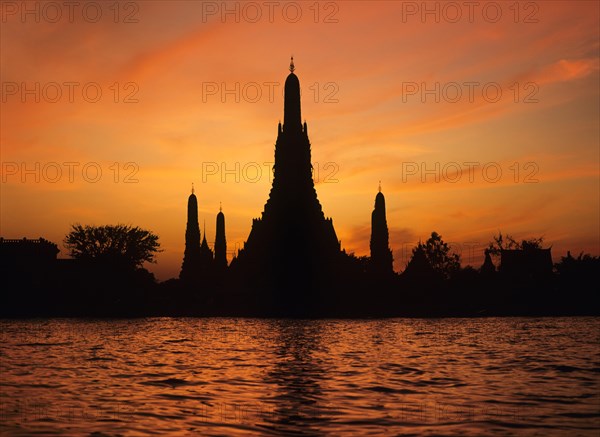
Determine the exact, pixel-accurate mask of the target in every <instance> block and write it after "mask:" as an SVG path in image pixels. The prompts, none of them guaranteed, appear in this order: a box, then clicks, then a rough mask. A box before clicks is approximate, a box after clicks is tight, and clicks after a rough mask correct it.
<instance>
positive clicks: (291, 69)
mask: <svg viewBox="0 0 600 437" xmlns="http://www.w3.org/2000/svg"><path fill="white" fill-rule="evenodd" d="M295 69H296V67H294V55H292V58H291V60H290V72H291V73H293V72H294V70H295Z"/></svg>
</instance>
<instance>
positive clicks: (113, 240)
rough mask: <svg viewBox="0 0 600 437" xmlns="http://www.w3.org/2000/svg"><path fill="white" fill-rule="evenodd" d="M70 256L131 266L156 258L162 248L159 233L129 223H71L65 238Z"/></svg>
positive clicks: (138, 265)
mask: <svg viewBox="0 0 600 437" xmlns="http://www.w3.org/2000/svg"><path fill="white" fill-rule="evenodd" d="M64 245H65V247H66V248H67V249H68V250H69V253H70V255H71V256H72V257H73V258H76V259H81V260H93V261H100V262H106V263H111V264H113V263H114V264H119V265H123V266H126V267H129V268H132V269H135V268H138V267H142V264H143V263H144V262H151V263H152V262H155V255H156V253H157V252H161V250H160V243H159V242H158V236H157V235H155V234H153V233H152V232H150V231H147V230H145V229H141V228H139V227H137V226H136V227H132V226H129V225H106V226H89V225H86V226H82V225H80V224H74V225H72V226H71V232H69V233H68V234H67V236H66V237H65V240H64Z"/></svg>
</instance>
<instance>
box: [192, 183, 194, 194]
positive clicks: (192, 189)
mask: <svg viewBox="0 0 600 437" xmlns="http://www.w3.org/2000/svg"><path fill="white" fill-rule="evenodd" d="M192 194H194V183H193V182H192Z"/></svg>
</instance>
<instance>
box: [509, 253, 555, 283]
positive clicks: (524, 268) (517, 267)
mask: <svg viewBox="0 0 600 437" xmlns="http://www.w3.org/2000/svg"><path fill="white" fill-rule="evenodd" d="M552 266H553V264H552V252H551V248H547V249H541V248H525V249H512V250H507V249H502V250H501V251H500V269H499V270H500V272H501V273H502V274H503V275H504V276H505V277H512V278H520V279H526V278H540V277H544V276H549V275H551V274H552Z"/></svg>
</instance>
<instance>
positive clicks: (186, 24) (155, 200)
mask: <svg viewBox="0 0 600 437" xmlns="http://www.w3.org/2000/svg"><path fill="white" fill-rule="evenodd" d="M88 3H90V2H85V1H84V2H81V4H80V6H78V7H77V8H76V9H74V10H73V11H72V12H73V19H72V20H71V19H70V17H69V10H68V9H67V8H66V7H63V9H62V10H56V6H55V5H56V4H58V5H61V4H62V2H58V3H56V2H55V3H53V4H48V3H43V2H42V3H38V4H37V6H36V4H34V3H31V2H29V3H27V4H26V6H25V7H26V8H27V10H21V8H22V6H21V2H3V3H1V5H2V6H1V7H2V9H1V12H2V14H1V16H0V26H1V30H0V32H1V34H0V36H1V42H0V44H1V46H0V48H1V54H0V61H1V72H0V78H1V82H2V103H1V114H0V123H1V125H0V142H1V146H2V147H1V151H2V156H1V161H2V182H1V213H0V227H1V229H0V232H1V235H2V236H4V237H9V238H22V237H23V236H27V237H30V238H36V237H39V236H43V237H44V238H47V239H49V240H52V241H55V242H57V243H60V242H62V240H63V238H64V235H65V234H66V233H67V232H68V230H69V226H70V224H71V223H76V222H79V223H83V224H96V225H100V224H108V223H127V224H133V225H138V226H141V227H144V228H148V229H151V230H152V231H154V232H155V233H157V234H158V235H159V236H160V241H161V243H162V246H163V248H164V252H163V253H161V254H160V255H159V257H158V263H157V264H156V265H151V266H149V268H150V269H151V270H152V271H154V272H155V273H156V275H157V277H158V278H160V279H167V278H169V277H173V276H177V275H178V273H179V269H180V266H181V260H182V256H183V249H184V232H185V222H186V202H187V197H188V195H189V192H190V187H191V183H192V182H194V183H195V186H196V194H197V195H198V200H199V208H200V211H199V216H200V220H201V226H202V221H203V220H206V231H207V236H208V240H209V241H212V240H213V239H214V232H215V215H216V213H217V212H218V209H219V202H222V204H223V211H224V213H225V215H226V232H227V241H228V246H229V249H231V250H233V249H235V247H239V246H240V245H241V244H242V243H243V241H244V240H245V239H246V238H247V236H248V233H249V231H250V227H251V223H252V218H253V217H258V216H259V215H260V213H261V211H262V208H263V205H264V203H265V202H266V199H267V197H268V193H269V188H270V181H269V178H268V173H267V167H268V165H269V164H266V165H265V163H269V162H272V161H273V146H274V143H275V139H276V132H277V123H278V121H279V120H280V119H282V118H283V99H282V90H283V82H284V81H285V78H286V75H287V73H288V70H287V66H288V64H289V56H290V55H291V54H293V55H294V59H295V63H296V73H297V75H298V77H299V79H300V82H301V85H302V111H303V112H302V115H303V118H305V119H306V121H307V123H308V130H309V136H310V139H311V143H312V151H313V162H314V165H315V167H316V168H318V169H319V183H318V184H317V192H318V195H319V199H320V201H321V203H322V205H323V209H324V211H325V214H326V215H327V216H330V217H333V219H334V225H335V228H336V231H337V234H338V238H339V239H340V240H341V241H342V246H343V247H344V248H345V249H346V250H347V251H350V252H352V251H354V252H356V253H357V254H360V255H363V254H368V244H369V233H370V214H371V211H372V208H373V203H374V198H375V194H376V192H377V185H378V181H379V180H381V181H382V186H383V192H384V194H385V196H386V202H387V211H388V214H387V219H388V225H389V227H390V238H391V241H390V245H391V247H392V248H393V249H394V257H395V260H396V262H395V268H396V270H401V269H402V268H403V267H404V265H405V264H406V257H407V255H408V253H409V250H410V247H412V246H413V245H414V244H416V243H417V242H418V240H419V239H426V238H427V236H428V235H429V234H430V233H431V231H433V230H435V231H437V232H439V233H441V234H442V236H443V237H444V239H445V240H446V241H450V242H452V243H454V244H455V246H456V247H457V249H461V251H462V253H463V261H464V263H465V264H466V263H471V264H475V265H479V263H480V262H481V259H480V256H481V249H482V248H483V247H484V246H485V245H486V244H487V242H488V241H490V239H491V237H492V235H493V234H494V233H496V232H497V231H498V230H502V231H503V232H505V233H509V234H512V235H513V236H514V237H516V238H527V237H534V236H541V235H543V236H544V237H545V239H546V241H547V243H548V244H551V245H552V247H553V255H554V259H555V260H556V261H557V260H558V259H559V257H560V256H561V255H564V254H565V253H566V250H568V249H570V250H572V251H573V252H576V253H578V252H580V251H586V252H590V253H593V254H595V255H598V254H599V252H600V248H599V244H600V243H599V241H600V235H599V234H600V231H599V228H600V217H599V210H600V205H599V198H600V183H599V181H600V178H599V163H600V158H599V122H598V120H599V118H600V117H599V105H598V102H599V58H598V53H599V30H598V29H599V21H600V20H599V6H598V3H597V2H581V3H576V2H564V3H563V2H555V1H552V2H522V3H520V4H519V5H518V8H515V7H514V3H513V2H491V4H490V3H489V2H480V5H479V6H477V7H475V9H474V10H473V11H469V9H468V8H467V7H466V6H464V2H454V3H452V5H458V7H459V8H458V9H457V8H456V6H447V5H448V3H436V2H430V3H428V4H427V5H426V6H425V7H426V8H428V9H429V10H431V11H434V12H431V13H428V14H425V15H423V13H424V12H426V11H424V10H421V8H422V2H391V1H390V2H359V1H356V2H354V1H353V2H319V3H314V2H296V3H294V2H276V4H274V6H273V7H274V9H273V11H272V13H273V16H272V17H269V9H268V6H265V4H264V3H263V2H254V3H252V2H251V3H236V2H229V3H228V4H227V6H223V2H188V1H184V2H161V1H142V2H130V3H121V4H120V8H119V11H118V12H119V15H118V16H115V9H114V8H113V9H111V5H112V4H113V3H112V2H107V3H97V5H100V12H101V13H102V15H101V16H100V17H99V18H98V21H97V22H95V23H94V22H92V21H94V17H95V15H96V13H97V12H98V11H97V10H96V9H94V7H95V6H94V5H87V4H88ZM92 3H93V2H92ZM315 4H316V5H317V6H318V12H319V15H318V17H315V12H316V10H317V8H315ZM461 5H462V6H461ZM84 6H85V12H84V11H83V9H84ZM213 7H214V8H216V9H211V8H213ZM414 7H416V8H417V9H418V10H416V12H415V10H414V9H411V8H414ZM36 8H37V10H38V11H39V16H36V13H37V12H35V11H36ZM203 8H205V9H204V10H203ZM207 8H208V9H207ZM223 8H227V10H229V11H233V12H232V13H228V14H225V15H224V16H223V15H222V13H223V12H226V11H224V9H223ZM236 8H237V11H239V15H237V16H236ZM436 8H437V10H438V13H439V16H436V15H435V14H436V13H435V11H436ZM453 8H454V9H453ZM259 10H260V13H261V16H260V17H258V18H257V15H256V14H257V12H258V11H259ZM31 11H33V12H31ZM210 12H215V13H214V14H209V13H210ZM298 12H300V13H301V16H299V18H298V21H297V22H292V21H294V19H295V18H296V16H297V14H298ZM411 12H415V13H414V14H412V13H411ZM498 12H499V13H500V15H497V14H498ZM517 12H518V14H517ZM58 13H60V17H59V16H58V15H57V14H58ZM457 13H459V14H460V17H459V18H458V19H457V18H456V17H457ZM515 14H516V15H515ZM496 17H497V19H496ZM126 18H128V21H132V20H133V21H136V20H137V22H124V21H125V19H126ZM37 21H39V22H37ZM115 21H117V22H116V23H115ZM315 21H316V22H315ZM332 21H333V22H332ZM452 21H456V22H452ZM492 21H496V22H492ZM71 82H75V83H76V85H69V83H71ZM473 82H474V83H477V84H478V85H469V83H473ZM36 83H37V84H38V85H37V86H39V91H36ZM65 83H66V85H65ZM115 83H117V87H116V88H115V87H114V86H113V85H114V84H115ZM265 83H267V85H265ZM268 83H274V84H272V85H268ZM515 83H517V84H518V85H517V86H515ZM57 84H58V85H57ZM89 84H91V85H89ZM236 84H238V85H237V86H238V87H239V93H238V95H239V102H236V101H235V100H236V95H235V92H234V93H233V94H226V95H225V96H221V93H220V91H222V90H223V88H226V89H229V90H235V87H236ZM256 84H258V86H259V89H260V91H261V96H260V97H257V95H256V91H257V87H256ZM415 84H416V86H417V88H418V89H417V90H416V91H415V89H414V88H411V87H413V86H415ZM84 86H86V90H87V94H85V95H84V94H83V92H82V89H83V88H84ZM215 86H216V89H217V92H216V94H214V95H211V94H208V93H207V92H206V91H209V90H211V89H214V88H213V87H215ZM269 86H271V87H272V88H273V89H274V93H273V98H270V96H269ZM436 86H438V87H439V92H438V93H437V97H438V100H439V102H436V101H435V100H436V93H435V91H433V93H432V94H429V95H428V94H424V95H422V93H421V91H422V90H423V89H425V88H426V89H430V90H435V89H436ZM470 86H471V87H472V88H469V87H470ZM484 86H485V89H486V92H487V94H485V93H483V91H482V90H483V88H484ZM69 87H72V89H73V96H72V102H71V101H70V96H69V89H70V88H69ZM96 88H99V89H100V90H101V91H102V96H101V98H100V99H99V100H98V101H97V102H95V103H94V102H91V100H93V99H94V95H95V89H96ZM27 89H29V90H32V91H31V92H30V93H27V91H26V90H27ZM115 89H118V90H119V94H118V96H116V95H115ZM457 89H458V90H460V92H461V93H462V95H461V96H457V94H456V91H457ZM470 89H472V90H473V93H472V95H470V93H469V90H470ZM498 89H500V91H501V92H502V96H501V97H500V98H499V99H498V101H495V100H496V98H495V94H496V92H497V90H498ZM57 90H60V92H61V93H62V94H61V96H60V97H57V94H56V91H57ZM136 90H137V91H136ZM23 91H25V92H24V93H23ZM134 91H135V94H134V95H133V96H132V97H130V100H131V99H133V100H137V102H135V101H134V102H130V103H124V100H126V98H127V96H129V95H130V93H131V92H134ZM203 91H204V94H203ZM317 91H318V92H317ZM36 98H37V99H38V100H39V102H36V101H35V100H36ZM115 98H116V100H117V103H115ZM86 99H87V100H86ZM422 99H425V102H423V101H422ZM54 100H56V101H54ZM515 100H516V101H515ZM69 163H73V164H69ZM115 163H117V165H116V166H115ZM127 163H134V164H133V165H130V166H129V167H126V165H127ZM436 163H437V164H436ZM467 163H478V164H467ZM436 165H438V166H439V167H437V168H439V170H438V171H436ZM36 166H38V167H36ZM84 166H86V172H87V173H85V174H84V172H83V167H84ZM236 166H239V167H238V168H239V171H238V172H237V177H238V178H239V181H238V182H236V174H234V173H235V172H236ZM57 168H60V169H61V172H62V174H57ZM97 168H100V169H101V170H102V175H101V177H100V178H99V180H98V181H97V182H92V180H93V179H94V177H95V176H96V174H95V170H96V169H97ZM117 168H118V169H119V172H118V174H116V169H117ZM222 168H224V169H229V170H230V171H231V173H227V174H226V173H223V172H221V169H222ZM38 169H39V170H38ZM69 169H72V172H73V173H72V175H70V174H69ZM135 169H138V171H137V173H136V174H135V175H134V176H133V178H132V179H133V180H134V182H133V183H126V182H125V179H126V176H128V175H129V174H130V173H131V171H132V170H135ZM258 169H261V174H258V173H257V171H258ZM427 169H429V170H430V171H431V172H432V173H429V174H424V173H422V171H421V170H427ZM458 169H460V170H462V175H461V174H457V173H456V171H457V170H458ZM498 169H500V170H501V171H502V175H501V176H500V177H498V178H497V179H498V180H497V181H496V182H494V180H495V179H496V171H497V170H498ZM23 170H25V172H24V171H23ZM209 170H210V171H212V172H213V173H214V172H215V171H216V174H211V172H210V171H209ZM28 171H29V172H28ZM517 171H518V173H517ZM332 172H335V175H332ZM436 174H437V175H438V176H439V178H440V180H439V182H436V181H435V177H436ZM36 177H39V181H36ZM115 178H116V180H115ZM422 178H425V180H424V181H423V180H422ZM456 179H458V181H457V182H454V183H453V182H451V180H456ZM135 180H137V182H135ZM290 244H293V242H290ZM236 245H237V246H236ZM62 249H63V250H62V252H61V255H60V256H66V253H65V250H64V248H62Z"/></svg>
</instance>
